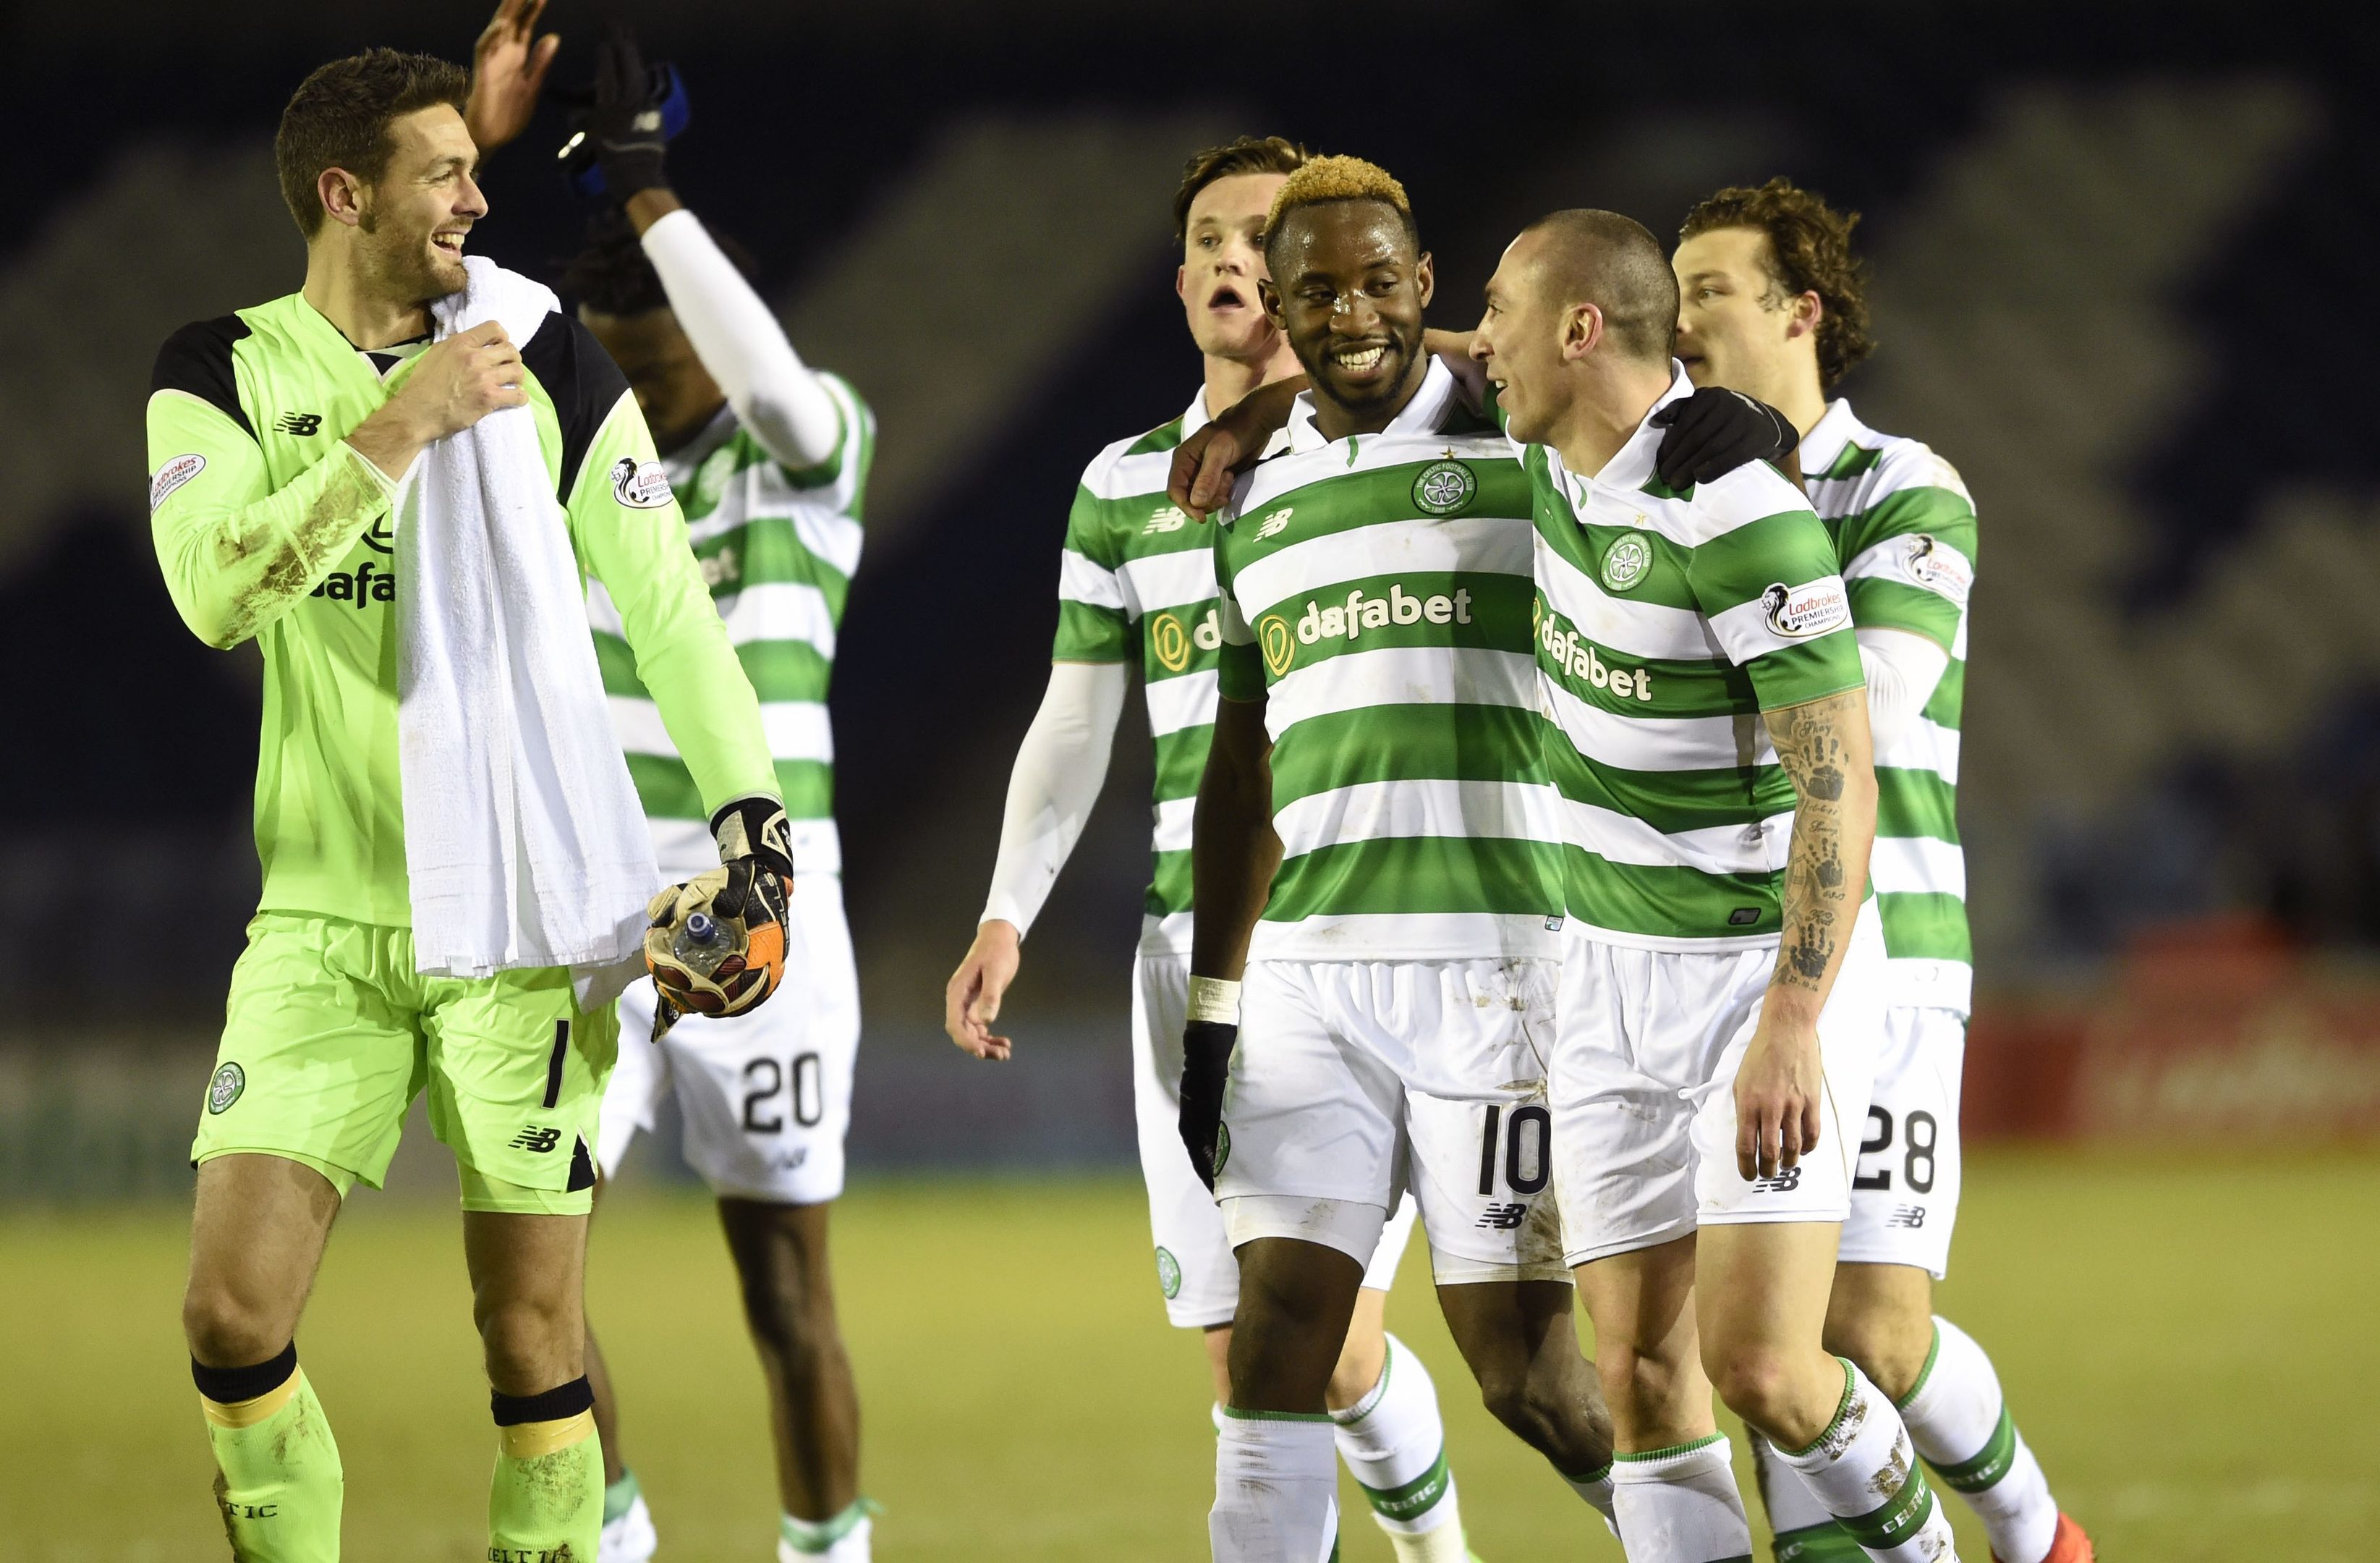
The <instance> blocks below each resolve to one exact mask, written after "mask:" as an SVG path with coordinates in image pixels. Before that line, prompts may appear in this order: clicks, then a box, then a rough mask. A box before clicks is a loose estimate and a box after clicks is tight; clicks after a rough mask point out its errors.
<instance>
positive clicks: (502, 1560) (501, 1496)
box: [488, 1378, 603, 1563]
mask: <svg viewBox="0 0 2380 1563" xmlns="http://www.w3.org/2000/svg"><path fill="white" fill-rule="evenodd" d="M492 1399H493V1402H494V1410H495V1416H496V1469H495V1472H494V1474H493V1475H492V1476H491V1477H490V1478H489V1480H488V1558H489V1563H594V1558H595V1549H596V1544H597V1542H598V1541H599V1540H600V1538H601V1535H602V1533H603V1445H602V1441H601V1439H599V1438H598V1437H597V1436H596V1435H595V1409H594V1408H595V1397H594V1394H593V1392H592V1391H591V1390H590V1389H589V1387H588V1384H587V1381H586V1380H585V1379H584V1378H575V1379H572V1380H571V1381H570V1382H569V1383H568V1384H565V1385H564V1386H561V1387H560V1388H558V1389H549V1390H547V1391H546V1392H545V1393H544V1394H542V1395H497V1396H494V1397H492Z"/></svg>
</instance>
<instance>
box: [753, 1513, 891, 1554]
mask: <svg viewBox="0 0 2380 1563" xmlns="http://www.w3.org/2000/svg"><path fill="white" fill-rule="evenodd" d="M875 1513H876V1505H875V1503H874V1502H873V1501H871V1500H869V1499H868V1498H854V1499H852V1500H851V1507H850V1508H846V1509H844V1511H843V1512H842V1513H840V1514H838V1515H836V1516H834V1517H833V1518H832V1519H831V1520H796V1519H795V1518H794V1517H793V1516H792V1515H790V1514H780V1515H778V1516H777V1563H868V1535H869V1533H870V1532H873V1531H874V1530H875V1528H876V1523H875V1519H874V1516H875Z"/></svg>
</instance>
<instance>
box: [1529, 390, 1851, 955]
mask: <svg viewBox="0 0 2380 1563" xmlns="http://www.w3.org/2000/svg"><path fill="white" fill-rule="evenodd" d="M1671 376H1672V377H1671V380H1670V389H1669V391H1668V392H1667V393H1665V394H1664V395H1663V396H1662V397H1661V399H1660V401H1659V402H1658V403H1656V404H1655V409H1656V410H1658V409H1659V408H1661V407H1665V406H1667V405H1668V404H1669V403H1670V402H1671V401H1673V400H1676V399H1677V398H1679V397H1684V396H1687V395H1690V394H1691V393H1692V392H1693V390H1694V386H1693V385H1692V383H1691V382H1689V381H1688V380H1687V379H1686V376H1685V372H1684V371H1683V370H1682V369H1680V368H1678V367H1676V366H1675V365H1674V364H1673V365H1672V367H1671ZM1647 416H1648V421H1647V422H1646V423H1644V424H1639V425H1638V427H1637V430H1636V433H1635V434H1634V435H1633V437H1632V438H1631V439H1630V440H1629V442H1628V443H1627V444H1626V445H1624V446H1621V449H1620V451H1619V453H1618V454H1617V455H1615V456H1614V457H1612V458H1611V459H1610V461H1609V462H1608V463H1607V464H1606V465H1605V466H1604V468H1603V470H1601V471H1600V472H1597V473H1596V474H1595V475H1593V476H1592V477H1586V476H1582V475H1580V474H1577V473H1573V472H1571V471H1568V470H1564V468H1563V466H1562V463H1561V458H1560V456H1558V455H1556V454H1555V453H1554V452H1553V451H1552V450H1550V449H1548V447H1546V446H1526V447H1524V461H1525V464H1526V466H1527V470H1528V473H1529V479H1530V488H1531V498H1532V501H1533V503H1534V505H1535V507H1536V567H1537V589H1538V592H1539V599H1540V600H1539V603H1538V609H1537V616H1536V625H1535V627H1534V628H1535V629H1536V648H1537V667H1538V670H1539V673H1540V675H1541V678H1542V688H1543V696H1544V702H1545V704H1544V709H1545V714H1546V716H1547V717H1548V727H1547V729H1546V734H1545V737H1546V740H1547V742H1546V758H1547V764H1548V769H1549V770H1550V772H1551V774H1552V778H1553V781H1554V784H1555V786H1556V787H1557V788H1559V789H1560V793H1561V798H1562V805H1561V808H1562V824H1563V827H1564V836H1565V839H1566V842H1567V845H1566V848H1565V849H1564V853H1563V859H1564V871H1565V872H1564V875H1563V884H1564V891H1565V897H1566V901H1567V906H1568V910H1569V913H1570V915H1571V916H1572V917H1573V919H1575V920H1577V922H1579V923H1580V924H1582V925H1584V927H1585V929H1586V930H1587V931H1588V932H1590V933H1591V934H1593V935H1594V936H1595V937H1597V938H1602V939H1609V940H1611V941H1613V942H1615V943H1620V944H1626V945H1633V946H1642V947H1646V948H1653V949H1673V950H1675V949H1683V950H1710V949H1727V948H1744V947H1754V946H1760V945H1764V944H1774V943H1775V942H1776V940H1777V939H1778V937H1779V934H1780V932H1781V930H1782V924H1783V919H1782V906H1781V894H1780V891H1781V881H1782V879H1783V871H1784V867H1785V859H1786V848H1787V844H1788V842H1789V841H1790V839H1791V835H1792V823H1793V806H1794V798H1795V795H1794V791H1793V784H1792V781H1791V778H1790V777H1789V776H1788V775H1786V774H1785V769H1784V767H1783V766H1782V765H1780V764H1779V763H1778V761H1777V751H1776V748H1775V746H1774V745H1773V744H1772V743H1771V742H1770V740H1769V736H1768V727H1767V723H1766V722H1765V721H1763V720H1762V718H1761V713H1762V712H1763V711H1766V710H1775V709H1778V708H1779V707H1782V706H1788V705H1798V704H1800V703H1802V702H1804V701H1812V700H1817V699H1821V698H1823V697H1825V696H1828V695H1832V694H1840V693H1841V692H1842V691H1844V690H1855V689H1859V688H1861V687H1862V686H1863V685H1864V681H1865V680H1864V675H1863V673H1862V671H1861V667H1860V660H1859V651H1858V646H1857V644H1856V642H1855V641H1853V639H1852V615H1851V608H1850V604H1849V601H1848V597H1847V593H1846V590H1845V587H1844V584H1843V580H1842V576H1841V573H1840V568H1839V567H1838V565H1837V563H1836V559H1835V551H1834V545H1833V542H1832V540H1831V539H1830V538H1829V537H1828V534H1827V530H1826V528H1825V526H1824V525H1822V524H1821V523H1820V522H1819V520H1818V518H1817V517H1816V516H1815V515H1814V514H1812V513H1811V510H1810V507H1809V503H1808V501H1807V500H1806V499H1804V498H1803V495H1802V493H1801V491H1800V490H1798V489H1796V488H1795V487H1794V486H1793V485H1792V484H1791V482H1787V481H1786V479H1785V478H1784V477H1783V475H1781V474H1780V473H1779V472H1778V471H1777V470H1775V469H1774V468H1772V467H1770V466H1768V465H1767V463H1765V462H1758V463H1754V464H1752V465H1750V466H1746V467H1741V468H1738V469H1737V470H1734V471H1732V472H1729V473H1727V474H1726V475H1725V476H1723V477H1721V478H1719V479H1718V480H1717V481H1716V482H1707V483H1703V484H1699V485H1696V486H1694V487H1690V488H1688V489H1687V490H1685V491H1684V492H1682V493H1680V492H1676V491H1672V490H1671V489H1670V488H1668V487H1666V486H1665V485H1664V484H1663V483H1662V482H1661V481H1660V480H1659V479H1658V477H1656V476H1655V475H1654V471H1653V459H1654V456H1655V453H1656V452H1657V451H1658V448H1659V446H1660V441H1661V431H1660V430H1658V429H1656V428H1653V427H1651V426H1650V423H1649V416H1650V415H1649V414H1648V415H1647Z"/></svg>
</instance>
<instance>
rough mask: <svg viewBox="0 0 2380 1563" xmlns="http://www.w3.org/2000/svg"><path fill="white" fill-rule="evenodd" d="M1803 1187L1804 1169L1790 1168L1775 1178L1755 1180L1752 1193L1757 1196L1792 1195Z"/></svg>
mask: <svg viewBox="0 0 2380 1563" xmlns="http://www.w3.org/2000/svg"><path fill="white" fill-rule="evenodd" d="M1801 1186H1802V1169H1801V1168H1800V1167H1798V1166H1789V1167H1787V1168H1785V1169H1784V1170H1783V1171H1782V1172H1779V1174H1777V1176H1776V1177H1774V1178H1755V1179H1754V1181H1753V1185H1752V1191H1753V1192H1754V1193H1755V1194H1790V1193H1791V1192H1792V1191H1794V1190H1796V1189H1798V1188H1800V1187H1801Z"/></svg>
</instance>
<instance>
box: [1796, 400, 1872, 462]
mask: <svg viewBox="0 0 2380 1563" xmlns="http://www.w3.org/2000/svg"><path fill="white" fill-rule="evenodd" d="M1866 432H1867V425H1866V424H1864V423H1863V422H1861V421H1859V419H1858V418H1857V417H1855V416H1854V415H1853V414H1852V404H1851V400H1850V398H1849V397H1837V398H1836V399H1835V400H1833V401H1830V402H1828V404H1827V415H1826V416H1825V417H1823V418H1821V419H1819V420H1818V421H1816V422H1815V423H1813V424H1811V425H1810V432H1809V433H1806V434H1804V435H1803V436H1802V446H1801V450H1800V453H1799V454H1800V458H1801V462H1802V476H1803V480H1804V481H1807V480H1810V479H1814V478H1816V477H1819V476H1821V475H1822V474H1824V473H1825V472H1826V470H1827V469H1828V468H1829V467H1832V466H1833V465H1834V464H1835V463H1836V462H1837V461H1838V460H1840V458H1841V457H1842V454H1843V446H1847V445H1849V444H1851V443H1852V440H1853V439H1854V438H1855V437H1857V436H1858V435H1860V434H1863V433H1866Z"/></svg>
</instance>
